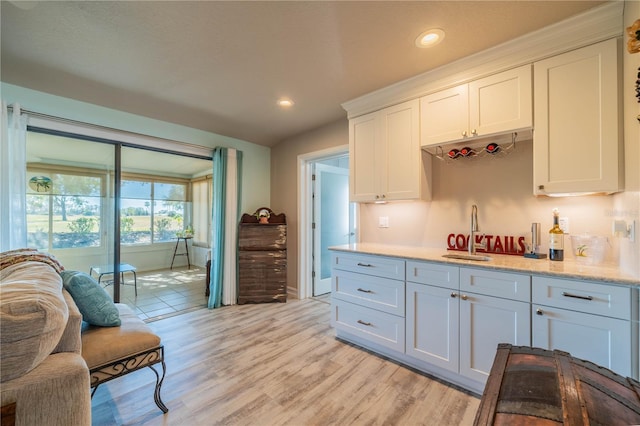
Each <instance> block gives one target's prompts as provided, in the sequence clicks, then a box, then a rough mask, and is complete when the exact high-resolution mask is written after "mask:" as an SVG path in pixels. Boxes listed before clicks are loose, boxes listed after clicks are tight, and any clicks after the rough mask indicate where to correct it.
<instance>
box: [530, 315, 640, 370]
mask: <svg viewBox="0 0 640 426" xmlns="http://www.w3.org/2000/svg"><path fill="white" fill-rule="evenodd" d="M533 311H534V315H533V346H537V347H540V348H543V349H560V350H562V351H566V352H569V353H570V354H571V355H572V356H574V357H576V358H580V359H585V360H588V361H591V362H595V363H596V364H598V365H601V366H603V367H606V368H608V369H610V370H613V371H615V372H616V373H618V374H621V375H623V376H631V322H630V321H624V320H620V319H616V318H608V317H602V316H599V315H592V314H586V313H582V312H574V311H568V310H565V309H558V308H551V307H547V306H542V305H533Z"/></svg>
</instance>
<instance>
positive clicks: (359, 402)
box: [92, 299, 479, 426]
mask: <svg viewBox="0 0 640 426" xmlns="http://www.w3.org/2000/svg"><path fill="white" fill-rule="evenodd" d="M329 315H330V305H329V304H328V303H326V300H313V299H306V300H289V301H288V302H287V303H270V304H258V305H240V306H230V307H223V308H220V309H216V310H207V309H202V310H198V311H194V312H190V313H187V314H184V315H179V316H175V317H172V318H167V319H163V320H160V321H155V322H152V323H150V324H149V326H150V327H151V328H152V329H153V330H154V331H155V332H157V333H158V334H159V335H160V336H161V338H162V341H163V343H164V345H165V358H166V360H167V376H166V379H165V382H164V385H163V387H162V399H163V401H164V402H165V404H166V405H167V406H168V407H169V413H167V414H166V415H162V412H161V411H160V410H159V409H158V408H157V407H156V405H155V404H154V402H153V384H154V375H153V373H152V372H151V371H150V370H149V369H144V370H140V371H138V372H135V373H132V374H129V375H128V376H124V377H122V378H120V379H117V380H114V381H112V382H109V383H108V384H105V385H102V386H101V387H100V388H99V389H98V391H97V392H96V394H95V396H94V398H93V409H92V413H93V424H94V425H124V424H126V425H260V426H263V425H264V426H269V425H467V424H471V423H473V418H474V416H475V412H476V410H477V408H478V405H479V399H478V398H476V397H475V396H472V395H469V394H467V393H465V392H462V391H460V390H458V389H456V388H453V387H450V386H448V385H446V384H444V383H442V382H439V381H437V380H434V379H431V378H429V377H427V376H425V375H422V374H420V373H418V372H415V371H413V370H411V369H409V368H406V367H403V366H401V365H398V364H396V363H394V362H392V361H389V360H386V359H384V358H381V357H379V356H377V355H374V354H372V353H370V352H367V351H364V350H362V349H360V348H357V347H355V346H353V345H350V344H348V343H345V342H342V341H339V340H336V339H335V337H334V330H333V329H332V328H331V325H330V320H329Z"/></svg>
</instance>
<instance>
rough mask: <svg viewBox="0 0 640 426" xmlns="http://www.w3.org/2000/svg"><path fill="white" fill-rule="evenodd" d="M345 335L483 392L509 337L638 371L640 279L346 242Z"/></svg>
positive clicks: (336, 283) (341, 308) (341, 333)
mask: <svg viewBox="0 0 640 426" xmlns="http://www.w3.org/2000/svg"><path fill="white" fill-rule="evenodd" d="M333 260H334V265H333V273H332V295H331V298H332V301H331V304H332V324H333V326H334V327H335V329H336V335H337V337H340V338H342V339H344V340H348V341H351V342H353V343H355V344H357V345H361V346H363V347H366V348H368V349H370V350H372V351H374V352H377V353H380V354H382V355H385V356H388V357H390V358H393V359H395V360H396V361H400V362H402V363H404V364H406V365H410V366H412V367H414V368H417V369H419V370H421V371H424V372H427V373H429V374H432V375H434V376H437V377H440V378H442V379H444V380H447V381H450V382H451V383H455V384H457V385H459V386H462V387H464V388H467V389H469V390H471V391H473V392H477V393H482V391H483V389H484V385H485V383H486V381H487V378H488V376H489V373H490V371H491V367H492V366H493V361H494V357H495V354H496V349H497V347H498V344H500V343H510V344H512V345H517V346H536V347H540V348H544V349H559V350H563V351H566V352H569V353H571V355H573V356H575V357H577V358H582V359H586V360H589V361H591V362H594V363H596V364H598V365H601V366H604V367H607V368H609V369H611V370H613V371H615V372H617V373H619V374H621V375H624V376H629V377H634V378H637V377H638V370H639V368H638V362H639V361H638V350H639V348H638V341H639V340H640V338H639V336H638V324H637V319H638V315H639V313H638V305H639V299H640V297H639V295H638V290H637V289H632V288H630V287H628V286H627V287H625V286H615V285H609V284H606V283H597V282H583V281H576V280H571V279H560V278H555V277H549V276H533V277H532V276H530V275H525V274H518V273H511V272H505V271H496V270H492V269H488V268H486V269H485V268H482V267H466V266H465V267H459V266H452V265H450V264H444V263H439V262H429V261H414V260H404V259H398V258H394V257H390V256H389V257H387V256H372V255H360V254H357V253H344V252H336V254H334V257H333Z"/></svg>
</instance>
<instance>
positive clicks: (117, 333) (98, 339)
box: [82, 303, 169, 413]
mask: <svg viewBox="0 0 640 426" xmlns="http://www.w3.org/2000/svg"><path fill="white" fill-rule="evenodd" d="M116 306H117V307H118V311H119V312H120V320H121V321H122V324H121V325H120V326H119V327H96V326H88V327H86V328H83V330H82V357H83V358H84V360H85V362H86V363H87V366H88V367H89V375H90V380H91V389H92V391H91V397H92V398H93V395H94V394H95V392H96V390H97V389H98V386H100V385H101V384H102V383H105V382H108V381H110V380H113V379H117V378H118V377H121V376H124V375H125V374H129V373H131V372H134V371H137V370H140V369H142V368H145V367H149V368H150V369H151V370H152V371H153V372H154V373H155V375H156V387H155V392H154V400H155V403H156V405H157V406H158V408H160V409H161V410H162V411H163V412H164V413H166V412H167V411H169V409H168V408H167V406H166V405H164V403H163V402H162V399H161V397H160V389H161V387H162V382H163V381H164V376H165V373H166V365H165V362H164V346H163V345H162V344H161V342H160V337H158V336H157V335H156V334H154V333H153V332H152V331H151V329H150V328H149V327H148V326H147V325H146V324H145V323H144V321H142V320H141V319H140V318H138V317H137V316H136V315H135V314H134V313H133V311H132V310H131V308H129V306H127V305H125V304H122V303H116ZM156 364H160V365H161V366H162V375H160V374H159V373H158V371H157V370H156V368H155V367H154V366H155V365H156Z"/></svg>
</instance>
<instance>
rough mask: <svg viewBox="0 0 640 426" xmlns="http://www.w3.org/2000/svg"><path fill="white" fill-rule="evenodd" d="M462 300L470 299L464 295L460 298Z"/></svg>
mask: <svg viewBox="0 0 640 426" xmlns="http://www.w3.org/2000/svg"><path fill="white" fill-rule="evenodd" d="M460 298H461V299H462V300H467V299H469V297H468V296H467V295H466V294H463V295H462V296H460Z"/></svg>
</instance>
